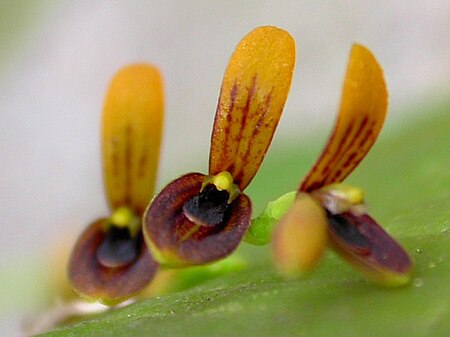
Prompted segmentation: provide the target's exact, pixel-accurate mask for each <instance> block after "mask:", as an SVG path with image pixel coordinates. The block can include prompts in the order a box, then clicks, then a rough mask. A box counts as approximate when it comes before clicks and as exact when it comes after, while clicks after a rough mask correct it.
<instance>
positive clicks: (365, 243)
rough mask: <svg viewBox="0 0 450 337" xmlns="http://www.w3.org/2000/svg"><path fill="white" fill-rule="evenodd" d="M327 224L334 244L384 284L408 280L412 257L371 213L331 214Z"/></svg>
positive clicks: (356, 264)
mask: <svg viewBox="0 0 450 337" xmlns="http://www.w3.org/2000/svg"><path fill="white" fill-rule="evenodd" d="M328 223H329V232H330V244H331V247H333V249H334V250H335V251H336V252H337V253H339V254H340V255H341V256H342V257H343V258H345V259H346V260H347V261H348V262H349V263H350V264H351V265H353V266H354V267H355V268H356V269H358V270H360V271H361V272H363V273H364V274H365V275H367V276H368V277H369V278H370V279H372V280H374V281H375V282H376V283H379V284H382V285H385V286H393V287H395V286H401V285H404V284H406V283H408V282H409V280H410V278H411V273H412V269H413V262H412V259H411V257H410V256H409V255H408V253H407V252H406V251H405V250H404V249H403V248H402V247H401V246H400V245H399V244H398V243H397V242H396V241H395V240H394V239H393V238H392V237H391V236H390V235H389V234H388V233H387V232H385V231H384V230H383V228H381V227H380V226H379V225H378V224H377V223H376V222H375V220H373V219H372V218H371V217H370V216H369V215H367V214H364V215H354V214H352V213H350V212H345V213H341V214H336V215H331V214H330V213H328Z"/></svg>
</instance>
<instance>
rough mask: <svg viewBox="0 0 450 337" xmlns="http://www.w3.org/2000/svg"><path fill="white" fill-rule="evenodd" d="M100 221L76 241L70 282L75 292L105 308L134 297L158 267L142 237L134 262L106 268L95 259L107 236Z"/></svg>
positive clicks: (70, 270)
mask: <svg viewBox="0 0 450 337" xmlns="http://www.w3.org/2000/svg"><path fill="white" fill-rule="evenodd" d="M106 221H107V219H100V220H97V221H96V222H94V223H93V224H91V225H90V226H89V227H88V228H87V229H86V230H85V231H84V232H83V233H82V235H81V236H80V238H79V239H78V241H77V243H76V245H75V248H74V250H73V251H72V255H71V257H70V261H69V270H68V271H69V280H70V282H71V283H72V286H73V288H74V290H75V291H76V292H77V293H78V294H79V295H80V296H82V297H85V298H87V299H89V300H98V301H101V302H103V303H105V304H108V305H114V304H117V303H119V302H121V301H123V300H125V299H127V298H130V297H132V296H134V295H136V294H137V293H138V292H139V291H140V290H142V289H143V288H144V287H145V286H147V285H148V284H149V283H150V281H151V280H152V279H153V277H154V275H155V273H156V271H157V269H158V264H157V263H156V262H155V261H154V260H153V259H152V256H151V253H150V252H149V250H148V249H147V248H146V246H145V242H144V239H143V237H142V234H139V235H138V237H137V238H136V240H137V241H136V249H137V255H136V258H135V259H133V260H132V261H130V262H129V263H126V264H124V265H122V266H117V267H108V266H105V265H103V264H102V263H101V262H100V261H99V258H98V250H99V247H101V246H102V243H104V241H105V239H106V237H107V233H106V232H105V231H104V224H105V222H106Z"/></svg>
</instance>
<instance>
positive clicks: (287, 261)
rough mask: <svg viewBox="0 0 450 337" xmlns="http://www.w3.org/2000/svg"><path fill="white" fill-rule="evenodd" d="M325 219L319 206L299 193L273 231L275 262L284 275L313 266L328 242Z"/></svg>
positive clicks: (296, 272) (305, 271)
mask: <svg viewBox="0 0 450 337" xmlns="http://www.w3.org/2000/svg"><path fill="white" fill-rule="evenodd" d="M327 231H328V222H327V218H326V214H325V211H324V209H323V207H322V206H321V205H320V204H318V203H317V202H316V201H315V200H314V199H313V198H312V197H311V196H310V195H309V194H306V193H299V194H298V196H297V198H296V200H295V202H294V204H293V205H292V206H291V208H290V209H289V211H288V212H287V213H286V214H285V215H284V217H283V218H282V219H281V220H280V222H279V223H278V225H277V226H276V228H275V231H274V234H273V254H274V259H275V265H276V266H277V268H278V269H279V270H280V272H281V273H282V274H284V275H285V276H288V277H295V276H301V275H303V274H305V273H307V272H309V271H310V270H312V269H313V268H314V266H315V265H316V264H317V263H318V261H319V260H320V258H321V257H322V255H323V253H324V251H325V248H326V246H327V241H328V233H327Z"/></svg>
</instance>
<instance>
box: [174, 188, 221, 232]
mask: <svg viewBox="0 0 450 337" xmlns="http://www.w3.org/2000/svg"><path fill="white" fill-rule="evenodd" d="M229 196H230V195H229V193H228V192H227V191H225V190H223V191H219V190H218V189H217V187H216V186H215V185H213V184H209V185H207V186H205V188H204V189H203V190H202V191H201V192H200V193H199V194H197V195H196V196H194V197H192V198H191V199H189V200H188V201H187V202H185V204H184V205H183V212H184V214H185V215H186V216H187V217H188V218H189V219H190V220H191V221H192V222H195V223H196V224H199V225H202V226H211V227H212V226H216V225H218V224H221V223H223V222H224V221H225V220H226V219H227V218H228V216H229V208H230V204H229V203H228V199H229Z"/></svg>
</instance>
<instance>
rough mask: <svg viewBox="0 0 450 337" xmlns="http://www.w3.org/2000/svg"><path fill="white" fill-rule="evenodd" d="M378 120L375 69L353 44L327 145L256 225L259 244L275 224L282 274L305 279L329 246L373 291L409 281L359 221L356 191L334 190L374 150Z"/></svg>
mask: <svg viewBox="0 0 450 337" xmlns="http://www.w3.org/2000/svg"><path fill="white" fill-rule="evenodd" d="M386 112H387V89H386V84H385V81H384V78H383V72H382V69H381V67H380V66H379V64H378V62H377V61H376V59H375V57H374V56H373V55H372V53H371V52H370V51H369V50H368V49H367V48H365V47H363V46H361V45H356V44H355V45H354V46H353V48H352V50H351V54H350V60H349V64H348V68H347V74H346V77H345V81H344V86H343V92H342V98H341V107H340V111H339V115H338V118H337V122H336V125H335V128H334V131H333V133H332V135H331V137H330V139H329V141H328V144H327V145H326V147H325V149H324V150H323V152H322V154H321V155H320V157H319V159H318V160H317V162H316V163H315V165H314V166H313V167H312V169H311V170H310V172H309V173H308V174H307V175H306V177H305V178H304V179H303V181H302V183H301V184H300V186H299V188H298V190H297V191H296V192H295V193H292V192H291V193H289V194H287V195H285V196H283V197H281V198H280V199H279V200H276V201H275V202H273V203H272V204H270V205H269V208H268V209H267V210H266V211H265V213H264V214H263V216H262V217H261V219H260V220H265V222H264V221H263V222H261V221H260V222H261V223H265V224H264V226H263V227H264V228H265V229H264V230H262V231H263V232H264V231H265V233H266V234H265V235H266V236H267V233H268V231H267V228H268V227H270V226H268V225H267V223H268V222H270V221H268V219H269V220H271V221H272V222H274V220H275V221H276V220H279V222H278V224H277V225H276V227H275V229H274V231H273V253H274V258H275V263H276V265H277V267H278V268H279V269H280V270H281V272H282V273H284V274H286V275H289V276H296V275H298V274H300V275H302V274H305V273H306V272H309V271H310V270H312V268H313V267H314V266H315V265H316V264H317V262H318V261H319V260H320V258H321V256H322V255H323V253H324V251H325V248H326V247H327V246H330V247H331V248H332V249H334V250H335V251H336V252H337V253H338V254H340V255H341V256H342V257H343V258H344V259H346V260H347V261H348V262H350V263H351V264H352V265H353V266H354V267H355V268H357V269H358V270H360V271H362V272H363V273H365V274H366V275H367V276H368V277H369V278H371V279H372V280H374V281H375V282H377V283H379V284H382V285H387V286H398V285H403V284H405V283H407V282H408V281H409V280H410V276H411V272H412V266H413V263H412V260H411V258H410V257H409V255H408V254H407V253H406V252H405V250H404V249H403V248H402V247H401V246H400V245H399V244H398V243H397V242H396V241H395V240H394V239H393V238H392V237H391V236H390V235H389V234H388V233H387V232H385V231H384V230H383V229H382V228H381V227H380V226H379V225H378V224H377V222H376V221H375V220H374V219H373V218H372V217H371V216H369V215H368V214H367V213H366V207H365V205H364V196H363V192H362V190H361V189H359V188H356V187H351V186H348V185H344V184H342V182H343V181H344V179H345V178H346V177H347V176H348V175H349V174H350V173H351V172H352V171H353V170H354V169H355V168H356V167H357V166H358V164H359V163H360V162H361V160H362V159H363V158H364V157H365V156H366V154H367V153H368V151H369V150H370V148H371V147H372V145H373V144H374V143H375V140H376V139H377V137H378V134H379V132H380V130H381V128H382V126H383V123H384V119H385V116H386ZM257 225H258V219H257V220H256V221H255V226H253V225H252V227H251V228H250V230H249V233H248V234H247V240H250V241H251V240H252V238H253V240H255V237H257V236H258V235H259V234H261V233H259V234H258V228H257V227H258V226H257ZM259 231H260V232H261V228H260V229H259ZM260 243H265V241H264V240H262V241H261V242H260Z"/></svg>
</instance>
